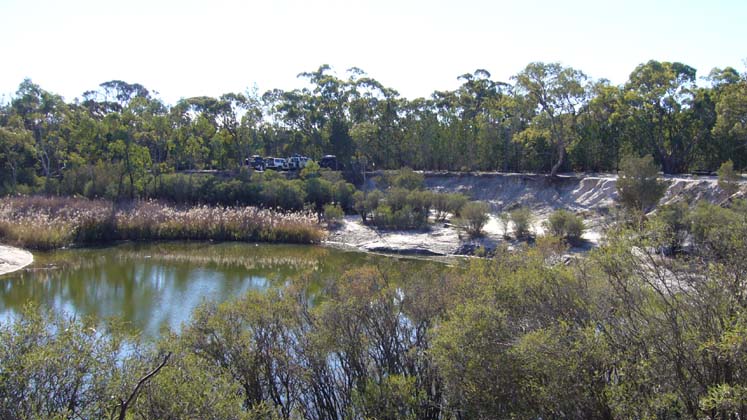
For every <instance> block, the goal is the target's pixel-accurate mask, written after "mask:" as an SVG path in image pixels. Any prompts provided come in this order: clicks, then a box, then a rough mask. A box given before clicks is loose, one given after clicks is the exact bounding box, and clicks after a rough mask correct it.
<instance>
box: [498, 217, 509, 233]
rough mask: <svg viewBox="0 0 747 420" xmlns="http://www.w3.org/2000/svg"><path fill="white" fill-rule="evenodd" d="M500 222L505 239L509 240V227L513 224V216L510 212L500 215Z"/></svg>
mask: <svg viewBox="0 0 747 420" xmlns="http://www.w3.org/2000/svg"><path fill="white" fill-rule="evenodd" d="M498 221H499V222H500V224H501V229H502V230H503V237H504V238H509V236H508V225H509V223H511V214H510V213H508V212H505V211H504V212H503V213H501V214H499V215H498Z"/></svg>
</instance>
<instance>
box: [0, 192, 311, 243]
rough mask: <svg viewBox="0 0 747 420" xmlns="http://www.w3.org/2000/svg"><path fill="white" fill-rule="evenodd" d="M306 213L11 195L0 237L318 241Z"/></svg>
mask: <svg viewBox="0 0 747 420" xmlns="http://www.w3.org/2000/svg"><path fill="white" fill-rule="evenodd" d="M322 237H323V231H322V230H321V229H320V228H319V226H318V225H317V223H316V221H315V218H314V216H313V215H312V214H307V213H283V212H278V211H274V210H268V209H259V208H255V207H212V206H196V207H175V206H169V205H166V204H163V203H158V202H152V201H147V202H136V203H132V204H130V205H128V206H127V207H117V206H114V205H113V204H112V203H111V202H108V201H104V200H86V199H77V198H64V197H51V198H44V197H13V198H7V199H4V200H3V202H2V203H0V238H2V239H3V240H5V241H7V242H10V243H13V244H16V245H19V246H23V247H27V248H34V249H54V248H60V247H63V246H67V245H71V244H76V243H77V244H85V243H95V242H108V241H112V240H118V239H130V240H218V241H250V242H284V243H318V242H320V241H321V240H322Z"/></svg>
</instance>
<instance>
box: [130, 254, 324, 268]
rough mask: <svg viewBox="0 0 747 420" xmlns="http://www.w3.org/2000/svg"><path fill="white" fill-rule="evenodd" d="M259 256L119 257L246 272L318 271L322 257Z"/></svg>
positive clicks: (182, 255)
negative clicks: (279, 268) (284, 269)
mask: <svg viewBox="0 0 747 420" xmlns="http://www.w3.org/2000/svg"><path fill="white" fill-rule="evenodd" d="M313 254H318V253H310V255H304V256H300V255H277V254H276V255H257V254H253V253H247V254H245V255H225V254H219V253H218V254H216V253H213V252H205V250H202V251H192V252H177V253H172V252H158V253H154V252H149V251H125V252H121V253H119V254H118V255H117V257H118V258H119V259H121V260H122V261H130V260H142V259H145V258H150V259H152V260H154V261H158V262H172V263H189V264H196V265H203V266H206V265H216V266H218V267H237V268H244V269H246V270H258V269H259V270H267V269H272V268H274V267H278V266H283V267H288V268H292V269H295V270H302V269H317V268H318V267H319V259H320V258H321V255H313Z"/></svg>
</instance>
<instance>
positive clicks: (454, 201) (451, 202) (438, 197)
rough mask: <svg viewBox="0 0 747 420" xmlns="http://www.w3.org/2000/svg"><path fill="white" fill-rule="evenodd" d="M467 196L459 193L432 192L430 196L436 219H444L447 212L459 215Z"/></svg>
mask: <svg viewBox="0 0 747 420" xmlns="http://www.w3.org/2000/svg"><path fill="white" fill-rule="evenodd" d="M467 200H468V199H467V196H465V195H464V194H459V193H434V194H433V197H432V201H433V209H434V210H435V211H436V220H446V218H447V217H448V215H449V214H451V215H453V216H459V212H460V211H461V209H462V207H464V205H465V204H467Z"/></svg>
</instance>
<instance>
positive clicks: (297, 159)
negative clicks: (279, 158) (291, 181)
mask: <svg viewBox="0 0 747 420" xmlns="http://www.w3.org/2000/svg"><path fill="white" fill-rule="evenodd" d="M309 160H310V159H309V158H308V157H306V156H301V155H299V154H295V155H293V156H291V157H289V158H288V167H289V168H290V169H291V170H300V169H303V168H305V167H306V165H307V164H308V163H309Z"/></svg>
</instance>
